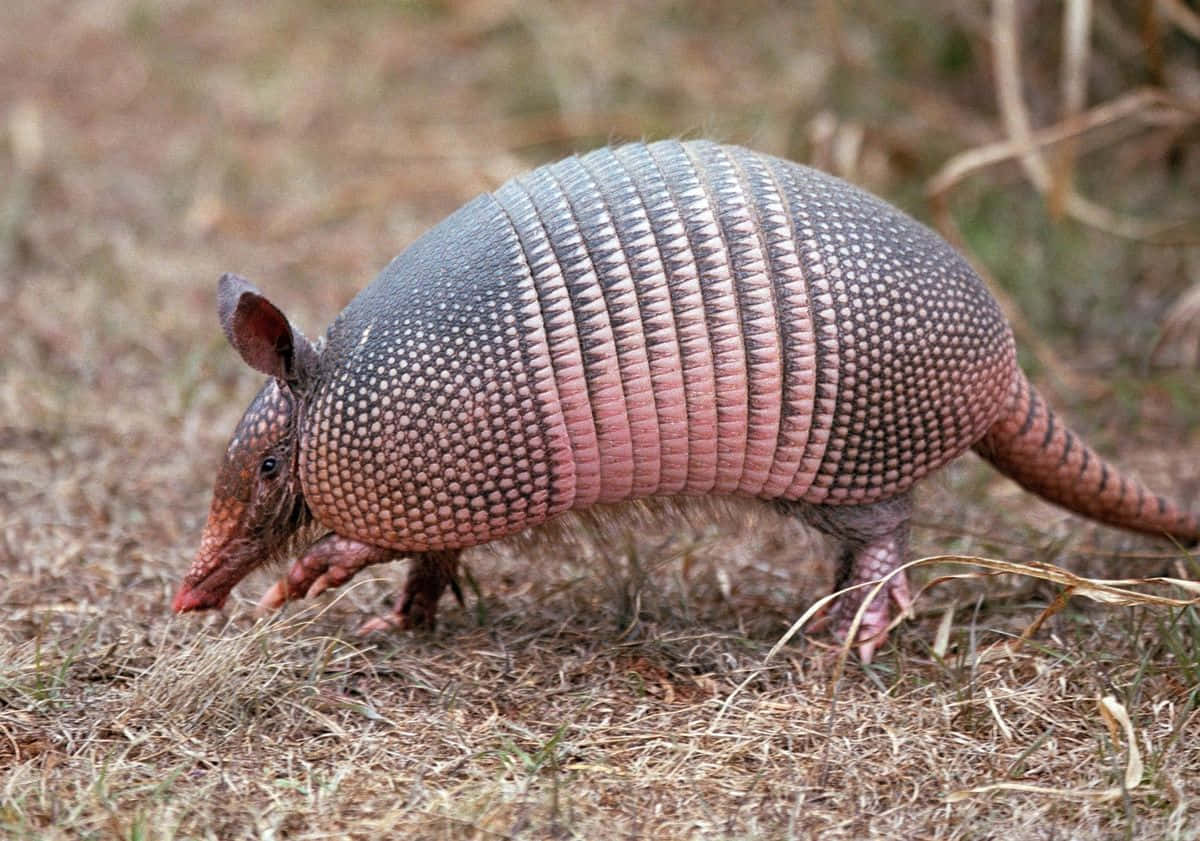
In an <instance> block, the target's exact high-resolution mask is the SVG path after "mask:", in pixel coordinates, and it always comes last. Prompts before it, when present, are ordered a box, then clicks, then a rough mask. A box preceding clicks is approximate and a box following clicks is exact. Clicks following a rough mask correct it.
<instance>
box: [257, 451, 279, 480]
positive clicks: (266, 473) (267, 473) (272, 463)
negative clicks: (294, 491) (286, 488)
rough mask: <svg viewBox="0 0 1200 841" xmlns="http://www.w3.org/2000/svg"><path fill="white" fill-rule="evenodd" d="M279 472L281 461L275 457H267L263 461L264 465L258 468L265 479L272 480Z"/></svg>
mask: <svg viewBox="0 0 1200 841" xmlns="http://www.w3.org/2000/svg"><path fill="white" fill-rule="evenodd" d="M278 472H279V459H277V458H275V456H267V457H266V458H264V459H263V460H262V464H260V465H259V467H258V473H259V475H260V476H262V477H263V478H264V479H270V478H271V477H272V476H274V475H275V474H276V473H278Z"/></svg>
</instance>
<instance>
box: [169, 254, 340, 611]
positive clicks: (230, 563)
mask: <svg viewBox="0 0 1200 841" xmlns="http://www.w3.org/2000/svg"><path fill="white" fill-rule="evenodd" d="M217 309H218V312H219V314H220V317H221V324H222V326H223V327H224V329H225V335H226V336H228V337H229V341H230V343H231V344H232V345H233V346H234V348H236V349H237V350H238V352H239V353H241V355H242V358H243V359H245V360H246V362H248V363H249V364H250V365H251V366H252V367H254V368H256V369H258V370H260V371H262V372H264V373H266V374H270V375H271V377H272V379H270V380H268V381H267V384H266V385H265V386H263V388H262V390H261V391H260V392H259V393H258V396H257V397H255V398H254V402H252V403H251V404H250V407H249V408H248V409H247V410H246V413H245V415H243V416H242V420H241V422H240V423H238V425H237V429H236V430H235V431H234V433H233V438H232V440H230V442H229V447H228V449H227V450H226V451H225V460H224V462H223V463H222V464H221V469H220V472H219V473H218V474H217V481H216V484H215V486H214V488H213V500H212V507H211V508H210V509H209V513H208V523H207V524H206V525H205V527H204V536H203V537H202V538H201V540H200V550H199V552H197V554H196V560H195V562H193V564H192V566H191V568H190V569H189V570H188V572H187V575H186V576H185V577H184V580H183V584H182V586H180V588H179V592H178V593H176V594H175V600H174V602H173V603H172V607H173V608H174V610H175V611H176V612H179V613H182V612H184V611H188V610H203V609H205V608H216V607H221V606H222V605H223V604H224V603H225V599H226V598H227V597H228V596H229V592H230V591H231V590H232V589H233V587H234V585H236V584H237V583H238V582H239V581H241V580H242V579H243V578H244V577H245V576H246V575H247V574H248V573H249V572H250V571H251V570H253V569H255V568H256V567H258V566H260V565H262V564H263V563H265V562H266V561H268V560H270V559H271V558H274V557H278V556H279V555H280V554H281V553H282V552H283V551H284V550H286V549H287V548H288V547H289V546H290V543H291V540H290V539H291V538H292V537H293V536H294V535H296V533H297V531H298V530H299V529H300V528H301V527H302V526H304V525H305V524H306V523H308V522H309V521H310V519H311V515H310V514H309V511H308V507H307V506H306V505H305V502H304V494H303V491H302V489H301V486H300V478H299V469H298V468H299V463H298V461H299V438H300V436H299V428H300V419H301V417H302V415H303V408H304V398H305V394H306V390H307V387H308V385H309V384H310V383H311V382H312V380H313V378H314V376H315V375H316V372H317V369H318V366H319V362H320V360H319V356H318V354H317V352H316V350H315V349H314V348H313V347H312V345H310V344H309V342H308V340H307V339H305V338H304V336H302V335H301V334H300V333H299V332H297V331H296V330H294V329H293V328H292V327H291V325H290V324H289V323H288V320H287V318H285V317H284V315H283V313H281V312H280V311H279V310H278V309H277V308H276V307H275V306H274V305H273V304H272V303H271V302H270V301H268V300H267V299H266V298H264V297H263V296H262V295H261V294H260V293H259V292H258V290H257V289H255V288H254V287H253V286H251V285H250V284H249V283H247V282H246V281H245V280H243V279H242V278H240V277H237V276H236V275H229V274H227V275H223V276H222V277H221V280H220V283H219V285H218V291H217Z"/></svg>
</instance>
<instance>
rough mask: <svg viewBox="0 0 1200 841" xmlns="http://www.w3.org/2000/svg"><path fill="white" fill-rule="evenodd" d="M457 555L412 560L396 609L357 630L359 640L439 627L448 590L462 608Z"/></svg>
mask: <svg viewBox="0 0 1200 841" xmlns="http://www.w3.org/2000/svg"><path fill="white" fill-rule="evenodd" d="M458 556H459V553H458V552H457V551H447V552H424V553H422V554H420V555H417V556H416V557H414V558H413V560H412V565H411V566H410V567H409V568H408V578H407V579H406V580H405V582H404V590H403V591H402V593H401V595H400V598H398V599H397V600H396V609H395V610H394V611H392V612H391V613H390V614H388V615H386V616H376V617H375V618H373V619H368V620H367V621H366V622H364V623H363V624H362V625H360V626H359V628H358V633H359V635H360V636H365V635H366V634H371V633H374V632H376V631H390V630H394V629H400V630H416V629H421V630H426V631H432V630H433V629H434V628H435V627H437V606H438V600H439V599H441V597H442V593H444V592H445V591H446V588H447V587H449V588H450V589H451V591H452V592H453V593H454V597H455V598H456V599H458V603H459V604H460V605H461V604H463V595H462V588H461V587H460V586H459V584H458Z"/></svg>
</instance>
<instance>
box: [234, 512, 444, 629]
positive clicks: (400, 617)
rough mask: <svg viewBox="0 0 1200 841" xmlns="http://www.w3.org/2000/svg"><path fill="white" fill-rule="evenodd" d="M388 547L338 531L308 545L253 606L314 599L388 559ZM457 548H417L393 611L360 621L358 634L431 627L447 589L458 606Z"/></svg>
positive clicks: (263, 607)
mask: <svg viewBox="0 0 1200 841" xmlns="http://www.w3.org/2000/svg"><path fill="white" fill-rule="evenodd" d="M396 555H397V553H396V552H395V551H394V550H392V549H386V548H382V547H378V546H371V545H369V544H366V543H360V542H359V541H357V540H352V539H350V538H347V537H341V536H340V535H336V534H330V535H327V536H325V537H323V538H321V539H320V540H318V541H317V542H316V543H314V544H313V545H312V546H310V547H309V548H308V551H307V552H305V553H304V554H303V555H302V556H301V557H300V558H299V559H297V560H296V561H295V562H294V563H293V564H292V566H291V569H289V570H288V573H287V575H286V576H284V577H283V578H281V579H279V580H278V581H276V582H275V583H274V584H273V585H271V587H270V589H268V590H267V592H265V593H264V594H263V596H262V598H261V599H259V602H258V610H259V611H267V610H274V609H276V608H279V607H281V606H282V605H283V604H284V603H285V602H288V601H292V600H294V599H301V598H308V599H311V598H314V597H316V596H319V595H320V594H321V593H323V592H325V591H326V590H330V589H333V588H336V587H341V586H342V585H343V584H345V583H346V582H347V581H349V580H350V579H351V578H353V577H354V576H355V575H357V574H358V573H359V572H360V571H361V570H362V569H363V567H366V566H370V565H371V564H378V563H383V562H385V561H390V560H393V559H394V558H395V557H396ZM458 556H459V551H458V550H449V551H441V552H422V553H420V554H418V555H414V556H413V558H412V562H411V564H410V566H409V568H408V578H407V580H406V581H405V583H404V590H403V591H402V593H401V595H400V597H399V599H397V601H396V609H395V610H394V611H393V612H392V613H390V614H388V615H386V616H377V617H375V618H374V619H369V620H367V621H366V622H364V623H363V624H362V625H361V626H360V627H359V629H358V633H359V634H360V635H361V634H370V633H373V632H375V631H385V630H392V629H397V628H398V629H404V630H409V629H418V628H421V629H426V630H433V628H434V627H435V626H436V625H437V604H438V600H439V599H440V598H441V596H442V593H444V592H445V590H446V588H447V587H449V588H450V589H451V590H452V591H453V592H454V596H455V598H457V599H458V603H459V604H463V595H462V589H461V588H460V587H459V585H458Z"/></svg>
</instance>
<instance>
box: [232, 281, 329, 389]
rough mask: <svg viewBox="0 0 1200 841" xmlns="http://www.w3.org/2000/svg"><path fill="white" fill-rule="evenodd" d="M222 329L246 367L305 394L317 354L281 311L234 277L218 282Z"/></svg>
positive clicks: (249, 284) (259, 293) (247, 282)
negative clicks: (244, 361)
mask: <svg viewBox="0 0 1200 841" xmlns="http://www.w3.org/2000/svg"><path fill="white" fill-rule="evenodd" d="M217 315H218V316H219V317H220V319H221V328H222V329H223V330H224V331H225V337H226V338H227V339H229V343H230V344H231V345H233V347H234V349H235V350H237V352H238V353H240V354H241V355H242V359H244V360H246V364H247V365H249V366H250V367H251V368H254V369H255V370H257V371H262V372H263V373H264V374H268V375H270V376H272V377H275V378H276V379H277V380H280V381H282V382H284V383H286V384H287V385H288V386H290V387H291V388H292V389H294V390H298V391H303V390H304V388H305V386H306V385H307V383H308V380H309V378H310V377H311V376H312V374H313V373H314V372H315V371H316V367H317V358H318V357H317V352H316V350H315V349H314V348H313V346H312V345H311V344H310V343H309V341H308V339H306V338H304V335H303V334H302V333H300V331H299V330H296V329H294V328H293V327H292V325H291V324H290V323H289V322H288V320H287V316H285V315H284V314H283V313H282V312H280V311H279V308H278V307H276V306H275V305H274V304H272V303H271V302H270V301H268V300H267V299H266V298H265V297H263V295H262V293H261V292H259V291H258V290H257V289H256V288H255V287H254V285H253V284H252V283H250V282H249V281H248V280H246V279H245V278H243V277H239V276H238V275H235V274H229V273H226V274H223V275H221V279H220V280H219V281H217Z"/></svg>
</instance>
